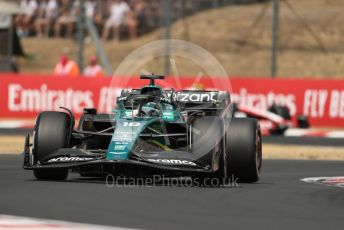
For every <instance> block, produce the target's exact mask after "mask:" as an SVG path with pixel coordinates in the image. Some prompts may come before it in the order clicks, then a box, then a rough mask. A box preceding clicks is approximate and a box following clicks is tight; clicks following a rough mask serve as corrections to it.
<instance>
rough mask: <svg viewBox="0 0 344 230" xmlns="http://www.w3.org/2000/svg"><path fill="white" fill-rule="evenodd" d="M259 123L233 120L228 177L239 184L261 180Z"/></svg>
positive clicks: (229, 143) (246, 119) (227, 144)
mask: <svg viewBox="0 0 344 230" xmlns="http://www.w3.org/2000/svg"><path fill="white" fill-rule="evenodd" d="M261 140H262V139H261V133H260V127H259V123H258V121H257V120H256V119H252V118H233V119H232V120H231V123H230V126H229V132H228V133H227V138H226V142H227V143H226V146H227V156H228V157H227V160H228V162H227V165H228V166H229V168H228V169H229V171H228V175H229V176H230V177H231V179H238V181H239V182H246V183H252V182H256V181H258V179H259V175H260V170H261V166H262V142H261Z"/></svg>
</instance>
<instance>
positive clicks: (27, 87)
mask: <svg viewBox="0 0 344 230" xmlns="http://www.w3.org/2000/svg"><path fill="white" fill-rule="evenodd" d="M195 78H196V77H180V78H173V77H170V78H169V77H168V78H167V79H166V81H162V80H157V84H158V85H161V86H162V87H163V88H171V87H174V88H175V89H176V90H178V89H191V88H195V87H196V88H202V89H220V90H231V88H232V100H233V101H235V102H238V103H242V104H245V105H247V106H253V107H256V108H260V109H267V108H268V107H269V106H270V105H272V104H273V103H276V104H280V105H285V106H287V107H288V108H289V110H290V112H291V114H292V115H298V114H304V115H307V116H308V117H309V118H310V123H311V125H312V126H332V127H344V80H309V79H255V78H235V77H231V78H230V83H231V86H229V85H228V79H225V78H217V79H216V80H215V81H213V79H209V78H206V77H204V78H202V79H200V80H199V81H197V85H194V81H195ZM147 83H148V82H147V81H146V80H139V79H138V77H137V76H135V77H121V76H117V77H115V78H107V77H104V78H85V77H76V78H72V77H56V76H34V75H27V74H20V75H18V74H0V119H9V118H11V119H34V118H35V117H36V116H37V113H39V112H41V111H44V110H58V108H59V106H63V107H67V108H70V109H72V110H73V111H74V112H75V113H76V115H77V116H79V115H80V114H81V113H82V111H83V108H85V107H87V108H92V107H94V108H96V109H97V110H98V111H99V112H102V113H108V112H111V110H112V108H113V106H114V104H115V100H116V97H117V96H118V95H119V94H120V92H121V90H122V88H129V87H132V88H138V87H142V86H144V85H146V84H147Z"/></svg>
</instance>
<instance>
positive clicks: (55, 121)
mask: <svg viewBox="0 0 344 230" xmlns="http://www.w3.org/2000/svg"><path fill="white" fill-rule="evenodd" d="M70 131H71V118H70V116H69V115H68V114H66V113H63V112H42V113H40V114H39V115H38V117H37V120H36V125H35V132H34V146H33V151H32V152H33V156H34V162H35V163H37V162H39V161H41V160H44V158H46V157H47V156H49V154H51V153H53V152H54V151H56V150H57V149H60V148H66V147H68V145H69V140H70ZM34 176H35V177H36V178H37V179H38V180H65V179H66V178H67V177H68V169H54V168H52V169H34Z"/></svg>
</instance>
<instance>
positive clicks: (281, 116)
mask: <svg viewBox="0 0 344 230" xmlns="http://www.w3.org/2000/svg"><path fill="white" fill-rule="evenodd" d="M233 113H234V117H252V118H256V119H257V120H259V123H260V127H261V132H262V134H263V135H273V134H278V135H282V134H284V132H285V131H286V130H287V129H289V128H309V126H310V125H309V121H308V118H307V117H306V116H304V115H298V116H296V117H294V118H293V117H291V115H290V112H289V109H288V108H287V107H286V106H280V105H276V104H274V105H272V106H270V107H269V109H268V110H262V109H257V108H253V107H248V106H245V105H240V104H234V108H233Z"/></svg>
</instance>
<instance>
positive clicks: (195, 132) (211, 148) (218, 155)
mask: <svg viewBox="0 0 344 230" xmlns="http://www.w3.org/2000/svg"><path fill="white" fill-rule="evenodd" d="M223 139H224V125H223V120H222V119H221V118H219V117H217V116H206V117H199V118H196V119H195V120H194V121H193V122H192V126H191V141H192V148H191V151H192V153H194V154H195V155H197V156H198V159H199V161H200V162H202V163H203V164H206V165H210V166H213V158H214V157H215V159H216V161H217V162H218V163H217V165H218V167H217V169H216V171H215V172H214V173H212V174H209V176H205V175H195V176H194V178H193V179H194V181H195V182H196V183H197V184H199V185H201V186H204V185H205V184H204V182H205V181H211V180H209V179H213V180H212V183H211V184H209V185H208V186H212V187H216V186H220V185H222V184H224V183H225V173H224V170H225V167H224V159H223V149H224V148H223V144H224V143H223ZM214 153H215V155H214ZM196 179H197V180H196ZM215 179H217V180H216V181H215Z"/></svg>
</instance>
